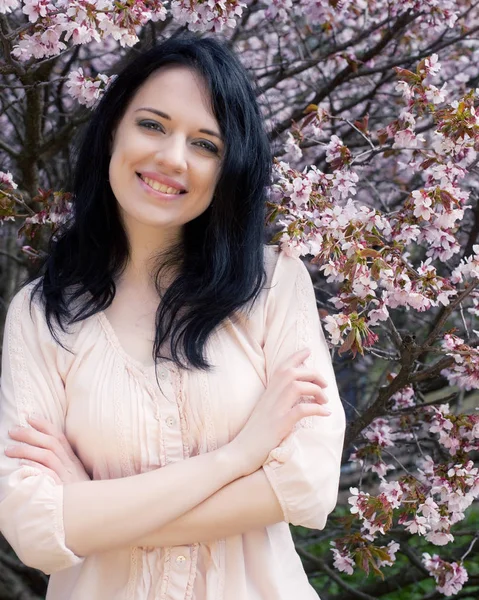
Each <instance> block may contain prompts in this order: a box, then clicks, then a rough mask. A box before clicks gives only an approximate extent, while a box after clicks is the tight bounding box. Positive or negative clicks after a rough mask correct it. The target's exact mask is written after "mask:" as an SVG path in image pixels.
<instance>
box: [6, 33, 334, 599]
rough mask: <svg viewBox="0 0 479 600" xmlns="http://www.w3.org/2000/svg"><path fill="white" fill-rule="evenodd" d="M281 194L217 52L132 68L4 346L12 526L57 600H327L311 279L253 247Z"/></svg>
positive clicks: (104, 117)
mask: <svg viewBox="0 0 479 600" xmlns="http://www.w3.org/2000/svg"><path fill="white" fill-rule="evenodd" d="M269 176H270V155H269V149H268V143H267V140H266V137H265V134H264V130H263V126H262V122H261V117H260V113H259V110H258V106H257V104H256V101H255V98H254V94H253V91H252V89H251V86H250V84H249V82H248V79H247V77H246V75H245V72H244V70H243V69H242V67H241V66H240V64H239V62H238V61H237V60H236V59H235V58H234V57H233V56H232V55H231V54H230V52H229V51H228V50H227V49H226V48H225V47H224V46H223V45H221V44H219V43H218V42H216V41H214V40H211V39H201V40H198V39H194V38H193V39H192V38H181V39H172V40H169V41H167V42H165V43H164V44H162V45H160V46H158V47H156V48H154V49H152V50H151V51H149V52H148V53H146V54H143V55H140V56H138V57H137V58H136V60H135V61H134V62H133V63H132V64H131V65H130V66H128V67H127V68H126V69H125V70H124V71H123V72H122V73H121V74H120V75H119V76H118V77H117V78H116V80H115V81H114V82H113V84H112V85H111V87H110V88H109V89H108V90H107V91H106V93H105V95H104V97H103V99H102V101H101V102H100V104H99V106H98V107H97V109H96V111H95V113H94V115H93V118H92V121H91V123H90V125H89V127H88V130H87V132H86V136H85V140H84V142H83V145H82V147H81V149H80V153H79V157H78V161H77V167H76V181H75V184H74V198H75V199H74V218H73V221H72V223H71V224H70V225H69V226H68V228H67V229H66V230H65V231H63V232H62V233H61V234H60V235H59V236H58V237H57V239H55V240H54V241H53V244H52V248H51V252H50V255H49V257H48V259H47V262H46V266H45V269H44V275H43V277H42V278H40V279H39V280H37V282H36V283H33V284H29V285H27V286H26V287H25V288H23V289H22V290H21V291H20V292H19V293H18V294H17V295H16V296H15V298H14V299H13V301H12V303H11V306H10V308H9V313H8V317H7V324H6V330H5V348H4V353H3V356H4V362H3V375H2V387H1V397H0V410H1V415H0V437H1V440H2V443H3V444H5V445H6V446H8V448H7V449H6V451H5V456H3V457H2V458H1V459H0V474H1V478H0V528H1V530H2V532H3V534H4V535H5V537H6V538H7V540H8V541H9V542H10V544H11V545H12V547H13V548H14V549H15V551H16V552H17V554H18V555H19V557H20V559H21V560H22V561H23V562H24V563H26V564H27V565H30V566H33V567H36V568H38V569H41V570H43V571H44V572H45V573H51V574H52V576H51V578H50V583H49V588H48V594H47V598H48V599H49V600H66V599H69V600H70V599H71V600H78V599H81V600H86V599H88V600H96V599H100V598H101V599H106V598H108V599H109V600H110V599H115V598H117V599H122V600H123V599H125V600H126V599H130V600H133V599H135V600H140V599H141V600H147V599H148V600H150V599H158V598H159V599H172V600H179V599H182V600H183V599H190V598H194V599H195V600H292V599H294V600H307V599H311V598H317V595H316V593H315V592H314V590H313V589H312V587H311V586H310V585H309V584H308V581H307V577H306V575H305V573H304V571H303V569H302V566H301V562H300V560H299V557H298V556H297V554H296V552H295V550H294V545H293V542H292V539H291V534H290V531H289V527H288V523H294V524H298V525H304V526H305V527H316V528H321V527H323V526H324V524H325V520H326V517H327V514H328V513H329V512H330V511H331V510H332V509H333V507H334V505H335V502H336V495H337V486H338V478H339V464H340V455H341V449H342V441H343V431H344V415H343V411H342V408H341V403H340V401H339V398H338V394H337V389H336V385H335V381H334V374H333V371H332V367H331V362H330V358H329V354H328V351H327V346H326V343H325V341H324V337H323V336H322V333H321V328H320V324H319V321H318V315H317V310H316V304H315V298H314V292H313V288H312V285H311V281H310V279H309V276H308V273H307V270H306V269H305V267H304V266H303V264H302V263H301V261H299V260H296V259H293V258H290V257H288V256H286V255H284V254H282V253H279V252H278V251H277V250H276V249H275V248H273V247H266V248H265V247H264V246H263V219H264V204H265V189H266V187H267V185H268V183H269ZM326 386H327V389H325V388H326ZM302 397H308V398H309V400H310V401H309V402H300V400H301V399H302ZM304 399H305V398H303V400H304ZM326 402H327V406H326V405H325V403H326ZM32 413H34V417H35V418H32Z"/></svg>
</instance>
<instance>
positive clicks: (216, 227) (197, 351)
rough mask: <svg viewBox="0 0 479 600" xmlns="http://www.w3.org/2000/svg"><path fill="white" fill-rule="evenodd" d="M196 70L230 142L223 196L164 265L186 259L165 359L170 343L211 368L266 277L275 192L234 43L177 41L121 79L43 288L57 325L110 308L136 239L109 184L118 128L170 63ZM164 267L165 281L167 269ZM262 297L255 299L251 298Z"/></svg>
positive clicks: (168, 298)
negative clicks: (223, 333)
mask: <svg viewBox="0 0 479 600" xmlns="http://www.w3.org/2000/svg"><path fill="white" fill-rule="evenodd" d="M172 64H173V65H182V66H188V67H190V68H193V69H194V70H195V71H196V72H197V73H199V74H200V75H201V76H202V78H203V79H204V81H205V83H206V85H207V88H208V89H209V92H210V95H211V102H212V108H213V112H214V115H215V117H216V119H217V121H218V124H219V126H220V129H221V133H222V136H223V139H224V143H225V151H224V156H223V158H222V166H221V173H220V176H219V180H218V184H217V186H216V189H215V193H214V200H213V202H212V203H211V205H210V206H209V207H208V209H207V210H206V211H205V212H204V213H203V214H201V215H200V216H199V217H197V218H195V219H194V220H192V221H190V222H188V223H187V224H186V225H185V226H184V229H183V232H184V235H183V239H182V240H181V247H179V246H177V247H175V248H173V249H171V251H170V253H169V254H168V255H167V256H166V257H163V260H162V265H163V267H164V266H165V265H171V264H177V265H178V266H179V269H178V270H177V272H176V274H175V278H174V280H173V282H172V283H171V285H170V286H169V287H168V288H167V290H166V291H165V292H164V294H163V295H161V297H160V298H159V306H158V309H157V313H156V334H155V341H154V347H153V357H154V358H155V360H157V359H159V358H166V356H163V355H162V348H164V344H165V343H168V342H169V344H170V352H171V357H172V359H173V361H174V362H175V363H176V364H178V365H179V366H183V367H186V368H190V367H191V366H193V367H195V368H200V369H209V368H210V365H209V364H208V362H207V360H206V359H205V354H204V352H205V344H206V342H207V340H208V338H209V336H210V334H211V333H212V332H213V331H214V330H215V328H216V327H217V326H218V325H220V324H221V323H222V322H223V321H224V320H225V319H226V318H227V317H230V316H233V315H234V313H235V311H237V310H238V309H240V308H241V307H246V305H247V304H248V303H249V302H250V301H252V302H254V300H255V298H256V297H257V295H258V293H259V291H260V290H261V288H262V287H263V284H264V281H265V274H264V265H263V243H264V217H265V193H266V188H267V186H268V185H269V182H270V169H271V154H270V146H269V142H268V139H267V136H266V133H265V130H264V126H263V120H262V117H261V113H260V110H259V108H258V105H257V102H256V98H255V94H254V91H253V88H252V85H251V83H250V81H249V79H248V76H247V73H246V72H245V69H244V68H243V67H242V65H241V64H240V62H239V61H238V59H237V58H236V57H235V56H234V55H233V54H232V53H231V52H230V51H229V50H228V49H227V47H226V46H225V45H224V44H222V43H220V42H218V41H216V40H214V39H211V38H202V39H199V38H196V37H193V36H182V37H175V38H172V39H169V40H167V41H165V42H163V43H161V44H160V45H158V46H156V47H154V48H152V49H151V50H149V51H147V52H145V53H142V54H140V55H138V56H137V57H136V58H135V59H134V61H133V62H131V63H130V64H129V65H128V66H127V67H126V68H125V69H124V70H123V71H122V72H121V73H120V74H119V75H118V76H117V77H116V79H115V80H114V81H113V83H112V84H111V85H110V87H109V88H108V89H107V90H106V92H105V94H104V96H103V98H102V99H101V101H100V102H99V104H98V106H97V107H96V109H95V110H94V112H93V115H92V118H91V120H90V122H89V125H88V127H87V129H86V131H85V134H84V137H83V141H82V143H81V145H80V147H79V151H78V158H77V161H76V166H75V178H74V183H73V217H72V219H71V221H70V222H69V223H68V225H67V226H66V227H65V228H64V230H62V231H60V232H59V233H58V234H57V235H56V236H55V238H54V239H53V240H52V242H51V246H50V251H49V255H48V257H47V259H46V261H45V263H44V265H43V268H42V273H43V277H42V278H41V279H40V281H39V283H38V285H37V286H36V289H35V291H36V292H40V293H41V297H42V300H43V303H44V307H45V315H46V320H47V323H48V327H49V328H50V331H51V332H52V335H54V337H55V339H56V340H57V341H58V340H59V338H58V336H57V333H56V332H55V325H56V324H58V325H59V326H60V327H61V329H62V330H63V331H66V328H67V326H68V324H70V323H74V322H77V321H81V320H83V319H86V318H88V317H90V316H92V315H94V314H96V313H98V312H100V311H102V310H104V309H106V308H107V307H108V306H109V305H110V304H111V302H112V301H113V298H114V296H115V283H114V280H115V277H117V276H118V275H119V274H120V273H121V272H122V270H123V269H124V268H125V266H126V264H127V261H128V258H129V243H128V238H127V234H126V231H125V229H124V227H123V224H122V221H121V218H120V213H119V209H118V205H117V201H116V199H115V197H114V195H113V192H112V190H111V188H110V184H109V182H108V167H109V160H110V157H109V154H110V152H109V150H110V141H111V136H112V132H113V131H114V129H115V127H116V125H117V124H118V123H119V121H120V119H121V118H122V116H123V114H124V112H125V110H126V108H127V105H128V104H129V102H130V101H131V99H132V98H133V95H134V94H135V92H136V91H137V90H138V88H139V87H140V86H141V85H142V84H143V83H144V82H145V80H146V79H147V78H148V77H149V76H150V75H151V74H152V73H153V72H154V71H157V70H158V69H160V68H162V67H164V66H166V65H172ZM163 267H162V266H161V265H160V264H159V265H158V268H157V273H156V275H157V276H156V282H157V289H158V290H160V286H159V274H160V272H161V271H162V268H163ZM251 305H252V303H251V304H250V305H249V306H251Z"/></svg>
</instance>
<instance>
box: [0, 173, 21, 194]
mask: <svg viewBox="0 0 479 600" xmlns="http://www.w3.org/2000/svg"><path fill="white" fill-rule="evenodd" d="M0 185H4V186H6V187H7V188H11V189H12V190H16V189H17V187H18V185H17V184H16V183H15V182H14V181H13V175H12V174H11V173H10V172H9V171H7V172H6V173H5V172H4V171H0ZM0 193H1V192H0Z"/></svg>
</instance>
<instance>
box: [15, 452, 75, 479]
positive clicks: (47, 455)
mask: <svg viewBox="0 0 479 600" xmlns="http://www.w3.org/2000/svg"><path fill="white" fill-rule="evenodd" d="M5 454H6V455H7V456H9V457H10V458H21V459H24V460H32V461H34V462H36V463H39V464H41V465H43V466H44V467H47V468H48V469H52V470H53V471H55V473H56V474H57V475H58V477H60V479H62V475H63V470H64V467H63V464H62V462H61V461H60V459H59V458H58V457H57V456H56V454H55V453H54V452H52V451H51V450H45V449H44V448H38V447H37V446H31V445H30V444H15V445H13V446H7V448H5Z"/></svg>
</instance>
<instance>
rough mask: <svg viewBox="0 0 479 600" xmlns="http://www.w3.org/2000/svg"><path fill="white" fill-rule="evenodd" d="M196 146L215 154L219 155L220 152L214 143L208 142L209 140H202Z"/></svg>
mask: <svg viewBox="0 0 479 600" xmlns="http://www.w3.org/2000/svg"><path fill="white" fill-rule="evenodd" d="M196 146H199V147H200V148H204V149H205V150H208V152H211V153H213V154H218V152H219V150H218V148H217V147H216V146H215V145H214V144H213V142H208V141H207V140H200V141H199V142H196Z"/></svg>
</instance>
